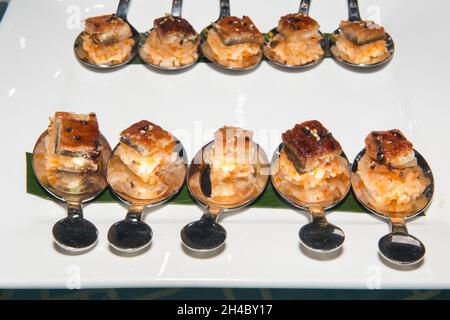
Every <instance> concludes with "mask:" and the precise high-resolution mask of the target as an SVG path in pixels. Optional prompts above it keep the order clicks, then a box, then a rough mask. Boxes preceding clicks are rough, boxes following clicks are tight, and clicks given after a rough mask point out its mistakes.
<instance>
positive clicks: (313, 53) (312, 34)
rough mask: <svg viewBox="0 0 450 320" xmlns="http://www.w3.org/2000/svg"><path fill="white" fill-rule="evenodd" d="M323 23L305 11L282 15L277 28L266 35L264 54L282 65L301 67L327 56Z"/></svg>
mask: <svg viewBox="0 0 450 320" xmlns="http://www.w3.org/2000/svg"><path fill="white" fill-rule="evenodd" d="M322 42H323V35H322V33H321V32H320V25H319V24H318V23H317V21H316V20H314V19H312V18H311V17H309V16H308V15H305V14H304V13H292V14H288V15H285V16H283V17H281V18H280V21H279V22H278V27H277V28H275V29H273V30H271V31H270V32H269V33H268V34H267V35H266V41H265V45H264V48H263V50H264V54H265V56H266V57H267V58H268V59H269V60H271V61H273V62H276V63H277V64H279V65H282V66H287V67H299V66H305V65H310V64H312V63H314V62H317V61H319V60H321V59H322V58H323V57H324V56H325V50H324V48H323V45H322Z"/></svg>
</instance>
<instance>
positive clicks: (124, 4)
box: [116, 0, 131, 20]
mask: <svg viewBox="0 0 450 320" xmlns="http://www.w3.org/2000/svg"><path fill="white" fill-rule="evenodd" d="M130 4H131V0H120V1H119V6H118V7H117V12H116V16H118V17H119V18H121V19H123V20H127V15H128V9H129V8H130Z"/></svg>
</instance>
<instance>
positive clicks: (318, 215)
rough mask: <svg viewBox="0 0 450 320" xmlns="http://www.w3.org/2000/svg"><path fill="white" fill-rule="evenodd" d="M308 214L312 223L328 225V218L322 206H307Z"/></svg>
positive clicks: (322, 225)
mask: <svg viewBox="0 0 450 320" xmlns="http://www.w3.org/2000/svg"><path fill="white" fill-rule="evenodd" d="M309 214H310V215H311V218H312V222H313V223H314V224H317V225H320V226H321V227H325V226H327V225H328V220H327V218H326V217H325V211H324V210H323V208H309Z"/></svg>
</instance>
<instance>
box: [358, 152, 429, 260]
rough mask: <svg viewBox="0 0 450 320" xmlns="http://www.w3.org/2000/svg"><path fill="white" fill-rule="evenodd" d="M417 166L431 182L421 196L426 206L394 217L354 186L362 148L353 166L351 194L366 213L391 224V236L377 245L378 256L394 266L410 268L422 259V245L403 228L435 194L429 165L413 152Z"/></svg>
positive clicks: (423, 252) (424, 208) (423, 247)
mask: <svg viewBox="0 0 450 320" xmlns="http://www.w3.org/2000/svg"><path fill="white" fill-rule="evenodd" d="M414 152H415V155H416V159H417V165H418V166H419V167H420V168H421V169H422V170H423V172H424V175H425V176H426V177H427V178H428V179H429V180H430V184H429V185H428V187H427V188H426V189H425V191H424V193H423V196H424V197H425V198H426V199H427V202H426V205H425V206H424V207H423V208H420V209H418V210H416V211H415V212H398V213H396V214H395V215H394V214H393V213H389V212H383V211H381V210H379V209H377V208H375V207H373V206H371V205H370V204H369V203H368V202H367V201H365V199H364V197H363V195H362V190H360V188H358V187H357V185H358V183H359V179H358V177H357V170H358V163H359V161H360V160H361V158H362V157H363V156H364V155H365V153H366V150H365V149H363V150H361V152H359V154H358V155H357V156H356V158H355V160H354V161H353V165H352V172H353V174H352V185H353V193H354V194H355V196H356V199H357V200H358V202H359V203H360V204H361V205H362V206H364V207H365V208H366V209H367V210H368V211H369V212H371V213H373V214H375V215H377V216H379V217H382V218H384V219H388V220H389V222H390V225H391V233H389V234H387V235H385V236H384V237H382V238H381V239H380V240H379V242H378V249H379V252H380V255H381V256H382V257H383V258H385V259H386V260H388V261H389V262H391V263H393V264H396V265H413V264H417V263H419V262H420V261H422V260H423V258H424V257H425V246H424V245H423V243H422V242H421V241H420V240H419V239H417V238H416V237H414V236H412V235H410V234H409V233H408V229H407V228H406V220H408V219H411V218H414V217H416V216H418V215H419V214H421V213H423V212H424V211H425V210H426V209H427V208H428V206H429V205H430V203H431V200H432V198H433V194H434V178H433V173H432V171H431V168H430V166H429V165H428V163H427V162H426V160H425V159H424V158H423V156H422V155H421V154H420V153H419V152H417V151H416V150H414Z"/></svg>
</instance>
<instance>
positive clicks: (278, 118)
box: [0, 0, 450, 288]
mask: <svg viewBox="0 0 450 320" xmlns="http://www.w3.org/2000/svg"><path fill="white" fill-rule="evenodd" d="M184 2H185V4H184V11H183V13H184V16H185V17H187V18H188V19H189V20H190V21H191V23H192V24H193V26H194V27H195V28H196V29H197V30H201V29H202V28H203V27H205V26H206V25H208V24H209V23H210V22H211V21H213V20H215V19H216V18H217V16H218V13H219V8H218V5H219V1H214V0H186V1H184ZM298 2H299V1H296V0H283V1H280V0H270V1H269V0H267V1H259V0H245V1H244V0H233V1H232V4H231V6H232V13H233V14H235V15H239V16H241V15H244V14H248V15H250V16H251V17H252V18H253V20H254V22H255V24H256V25H257V26H258V27H259V29H260V30H261V31H267V30H269V29H270V28H272V27H273V26H275V25H276V23H277V21H278V18H279V17H280V16H281V15H283V14H286V13H289V12H292V11H295V10H297V7H298ZM116 5H117V2H116V1H115V0H108V1H91V0H80V1H72V0H43V1H35V0H12V2H11V3H10V6H9V8H8V10H7V12H6V15H5V17H4V19H3V21H2V23H1V24H0V43H1V44H0V47H1V50H0V119H1V125H0V136H2V137H3V139H2V152H1V157H0V168H1V184H0V200H1V208H2V209H1V222H0V248H1V250H0V251H1V255H0V287H3V288H25V287H26V288H38V287H45V288H66V287H69V288H74V287H82V288H92V287H285V288H450V271H449V270H450V249H449V246H450V212H449V200H450V185H449V182H450V170H449V159H450V152H449V144H448V139H449V137H450V125H449V120H450V81H449V77H448V75H449V74H450V57H449V46H450V45H449V43H450V42H449V41H447V40H446V39H447V37H448V30H450V20H449V19H448V16H447V13H448V12H449V10H450V2H447V1H438V0H432V1H427V2H423V1H418V0H417V1H411V0H396V1H391V0H376V1H375V0H361V1H360V5H361V11H362V15H363V17H366V18H372V19H375V20H377V21H379V22H381V23H382V24H383V25H384V26H385V27H386V29H387V31H388V32H389V33H390V34H391V35H392V36H393V38H394V39H395V43H396V54H395V57H394V59H393V60H392V62H391V63H390V64H389V65H388V66H386V67H385V68H384V69H382V70H379V71H377V72H373V73H367V72H366V73H362V72H354V71H351V70H348V69H345V68H343V67H341V66H340V65H338V64H337V63H335V62H334V61H333V60H331V59H326V60H325V61H323V63H322V64H320V65H319V66H317V67H316V68H314V69H312V70H309V71H304V72H283V71H280V70H279V69H276V68H274V67H272V66H270V65H269V64H267V63H263V64H262V65H261V66H260V67H259V68H257V69H256V70H254V71H253V72H250V73H246V74H237V75H233V74H227V73H223V72H219V71H217V70H216V69H213V68H212V67H211V66H210V65H208V64H205V63H201V64H199V65H197V66H195V67H194V68H192V69H190V70H187V71H185V72H182V73H177V74H166V73H161V72H155V71H152V70H149V69H148V68H146V67H144V66H143V65H130V66H128V67H126V68H124V69H122V70H119V71H116V72H109V73H95V72H92V71H90V70H87V69H85V68H84V67H82V66H81V65H80V64H79V63H78V62H77V61H76V59H75V57H74V54H73V41H74V39H75V37H76V36H77V34H78V33H79V32H80V31H81V28H82V22H81V20H83V19H85V18H87V17H89V16H93V15H100V14H105V13H111V12H113V11H115V8H116ZM170 6H171V1H170V0H164V1H163V0H152V1H144V0H134V1H133V3H132V7H131V10H130V14H129V20H130V21H131V22H132V23H133V24H134V26H135V27H136V28H137V29H138V30H140V31H145V30H147V29H148V28H149V27H150V26H151V25H152V22H153V19H155V18H156V17H158V16H161V15H162V14H163V13H165V12H169V11H170ZM310 13H311V16H313V17H314V18H315V19H316V20H318V21H319V22H320V24H321V26H322V31H325V32H330V31H333V30H334V29H335V28H336V27H337V25H338V23H339V22H340V20H341V19H345V18H346V17H347V3H346V1H345V0H340V1H336V0H320V1H318V0H316V1H313V2H312V7H311V12H310ZM56 110H67V111H74V112H89V111H94V112H96V113H97V115H98V117H99V121H100V127H101V130H102V132H103V134H104V135H105V136H106V137H107V138H108V140H109V141H110V143H111V145H114V144H115V143H116V142H117V141H118V134H119V132H120V131H121V130H122V129H123V128H126V127H127V126H128V125H130V124H131V123H134V122H136V121H138V120H142V119H148V120H150V121H153V122H156V123H159V124H161V125H162V126H163V127H164V128H166V129H168V130H169V131H171V132H173V133H174V134H175V135H176V136H177V137H178V138H179V139H180V140H182V141H183V143H184V145H185V147H186V149H187V151H188V154H189V157H192V155H193V154H194V153H195V152H196V151H197V150H198V149H199V148H200V147H201V146H202V144H204V143H206V142H208V141H210V140H211V139H212V133H213V131H214V130H215V129H217V128H218V127H220V126H223V125H225V124H228V125H238V126H244V127H246V128H249V129H253V130H254V131H255V139H256V140H257V141H258V142H259V143H260V144H261V145H262V146H263V147H264V148H265V150H266V151H267V153H268V155H269V157H270V156H271V154H272V152H273V151H274V149H275V148H276V146H277V145H278V143H279V142H280V134H281V132H283V131H284V130H286V129H288V128H291V127H292V126H293V125H294V124H295V123H299V122H302V121H304V120H309V119H318V120H320V121H321V122H322V123H324V125H325V126H326V127H328V128H329V129H330V130H331V131H332V132H333V133H334V135H335V136H336V137H337V139H338V140H339V141H340V142H341V144H342V146H343V148H344V150H345V151H346V153H347V155H348V156H349V158H351V159H353V157H354V156H355V155H356V154H357V152H358V151H359V150H360V149H361V148H362V146H363V140H364V138H365V136H366V134H367V133H368V132H369V131H371V130H375V129H378V130H379V129H392V128H399V129H401V130H402V131H404V133H405V134H406V135H407V136H408V137H409V138H410V140H411V141H413V142H414V144H415V148H416V149H417V150H420V152H421V153H422V154H423V155H424V156H425V157H426V158H427V160H428V162H429V164H430V165H431V167H432V169H433V171H434V175H435V180H436V186H435V187H436V192H435V198H434V200H433V203H432V205H431V207H430V208H429V210H428V212H427V216H426V217H421V218H419V219H416V220H414V221H412V222H411V223H409V224H408V228H409V230H410V232H411V233H412V234H414V235H415V236H417V237H418V238H419V239H421V240H422V241H423V242H424V243H425V245H426V248H427V254H426V258H425V261H424V262H423V263H422V264H421V265H420V266H418V267H415V268H410V269H407V270H399V269H396V268H392V267H390V266H389V265H387V264H385V263H384V262H383V261H382V260H381V259H380V257H379V256H378V253H377V242H378V239H379V238H380V237H381V236H383V235H384V234H386V233H387V232H388V231H389V227H388V225H387V223H385V222H384V221H381V220H379V219H376V218H374V217H373V216H371V215H369V214H356V213H345V212H337V213H331V214H330V215H329V220H330V221H331V222H333V223H335V224H337V225H339V226H341V227H342V228H343V229H344V231H345V232H346V237H347V240H346V243H345V246H344V249H343V251H342V252H341V253H340V254H339V255H338V256H336V257H334V259H328V260H326V259H325V260H324V259H321V258H320V257H314V256H311V255H308V254H306V253H305V252H304V251H303V250H302V249H301V248H300V246H299V241H298V229H299V228H300V226H301V225H303V224H305V223H306V222H307V221H308V217H307V216H306V215H304V214H303V213H301V212H298V211H295V210H291V209H285V210H273V209H272V210H271V209H255V208H249V209H247V210H243V211H241V212H239V213H238V214H233V215H228V216H226V217H225V218H224V219H223V225H224V226H225V228H226V229H227V230H228V240H227V243H226V247H225V249H224V251H223V252H221V254H219V255H217V256H215V257H209V258H199V257H196V256H193V255H191V254H189V253H188V252H186V251H185V250H184V249H183V247H182V245H181V242H180V237H179V233H180V229H181V228H182V227H183V226H184V225H185V224H186V223H188V222H190V221H193V220H195V219H198V218H199V217H200V216H201V214H202V212H201V210H200V208H199V207H196V206H175V205H167V206H163V207H161V208H157V209H154V210H151V211H150V212H149V214H147V215H146V218H145V220H146V222H148V223H149V224H150V225H151V226H152V228H153V231H154V241H153V244H152V246H151V248H150V249H149V250H148V251H146V252H145V253H144V254H141V255H138V256H134V257H125V256H118V255H116V254H114V253H113V252H112V251H111V250H110V248H109V246H108V242H107V239H106V234H107V231H108V228H109V226H110V225H111V224H112V223H114V222H115V221H118V220H120V219H122V218H123V217H124V215H125V211H126V209H125V207H123V206H121V205H119V204H96V203H93V204H90V205H88V206H86V207H85V215H86V217H87V218H88V219H89V220H90V221H92V222H93V223H94V224H96V226H97V227H98V229H99V232H100V240H99V243H98V245H97V246H96V247H95V248H94V249H93V250H92V251H90V252H88V253H86V254H84V255H65V254H62V253H60V252H59V251H58V250H56V248H55V247H54V244H53V240H52V237H51V227H52V225H53V223H54V222H56V221H57V220H59V219H61V218H62V217H64V215H65V210H64V208H63V207H62V206H60V205H58V204H56V203H54V202H51V201H46V200H43V199H40V198H38V197H35V196H32V195H29V194H27V193H26V191H25V174H26V172H25V152H27V151H28V152H30V151H32V148H33V145H34V142H35V140H36V139H37V137H38V136H39V134H40V133H41V132H42V131H43V130H45V128H46V126H47V124H48V118H47V117H48V116H49V115H51V114H52V113H53V112H55V111H56Z"/></svg>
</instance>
